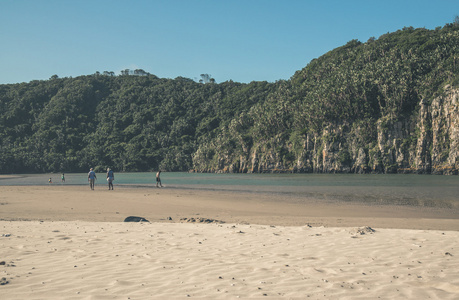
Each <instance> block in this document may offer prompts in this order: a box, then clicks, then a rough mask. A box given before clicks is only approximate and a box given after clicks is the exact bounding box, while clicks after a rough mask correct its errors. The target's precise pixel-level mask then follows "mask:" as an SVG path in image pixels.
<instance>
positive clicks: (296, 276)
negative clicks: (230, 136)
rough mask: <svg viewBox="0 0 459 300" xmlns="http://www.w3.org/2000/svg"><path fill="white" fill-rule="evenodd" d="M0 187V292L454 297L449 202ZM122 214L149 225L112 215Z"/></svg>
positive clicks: (457, 235)
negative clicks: (383, 203)
mask: <svg viewBox="0 0 459 300" xmlns="http://www.w3.org/2000/svg"><path fill="white" fill-rule="evenodd" d="M0 192H1V193H0V203H2V205H0V219H1V220H0V295H1V299H152V298H155V299H171V298H209V299H218V298H220V299H221V298H225V299H236V298H274V299H277V298H284V299H458V298H459V276H458V275H459V244H458V240H459V231H457V226H458V220H457V217H456V218H454V216H455V215H454V214H453V213H452V212H448V211H447V210H445V211H442V210H438V209H433V210H429V209H418V208H410V207H398V208H397V207H395V208H393V207H371V206H370V207H365V206H363V207H362V206H354V205H353V204H350V203H348V204H327V205H322V204H320V203H315V202H314V201H311V202H308V203H306V204H305V203H301V204H300V203H293V202H289V201H288V199H287V200H285V201H283V202H282V201H280V204H279V202H276V201H272V200H273V199H271V198H270V197H268V196H266V197H264V198H263V197H262V198H260V199H251V198H250V195H243V194H238V195H237V197H235V196H234V195H232V194H228V195H226V194H221V193H220V194H219V195H215V194H213V193H205V192H197V191H187V190H182V191H167V190H156V189H149V190H147V189H132V190H131V189H124V190H121V189H120V190H115V192H114V193H109V192H108V191H95V192H91V191H87V190H82V187H59V188H54V187H53V188H48V187H0ZM126 199H129V201H126ZM359 207H360V208H359ZM357 208H359V209H357ZM128 215H142V216H143V217H146V218H147V219H150V221H153V222H152V223H125V222H121V221H122V219H123V218H124V217H125V216H128ZM404 215H407V217H406V218H404V217H403V216H404ZM167 216H171V218H172V221H168V220H167ZM185 217H187V219H190V218H192V217H193V218H199V217H202V218H203V219H206V218H211V220H223V221H226V223H218V222H214V223H209V224H207V223H190V222H182V223H181V222H180V221H179V220H180V219H184V218H185ZM19 220H22V221H19ZM372 221H373V222H372ZM308 223H309V224H310V225H308ZM353 224H354V225H356V226H354V225H353ZM374 224H376V225H374ZM386 224H387V225H388V226H385V225H386ZM291 225H295V226H291ZM321 225H326V226H321ZM365 226H371V228H373V229H374V230H375V231H373V230H371V228H370V227H365ZM401 228H403V229H401ZM407 228H411V229H407ZM430 228H434V229H435V228H436V230H426V229H430Z"/></svg>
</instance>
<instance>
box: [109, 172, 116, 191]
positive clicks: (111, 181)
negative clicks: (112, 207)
mask: <svg viewBox="0 0 459 300" xmlns="http://www.w3.org/2000/svg"><path fill="white" fill-rule="evenodd" d="M113 180H115V174H114V173H113V170H111V169H110V168H107V181H108V190H110V187H111V189H112V190H113Z"/></svg>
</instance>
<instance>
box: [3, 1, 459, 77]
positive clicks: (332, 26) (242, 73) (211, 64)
mask: <svg viewBox="0 0 459 300" xmlns="http://www.w3.org/2000/svg"><path fill="white" fill-rule="evenodd" d="M456 15H459V1H458V0H440V1H432V0H429V1H427V0H414V1H403V0H398V1H393V0H386V1H372V0H364V1H363V0H362V1H360V0H358V1H352V0H348V1H344V0H340V1H327V0H322V1H307V0H303V1H300V0H279V1H271V0H265V1H261V0H244V1H242V0H226V1H218V0H162V1H156V0H150V1H148V0H126V1H121V0H72V1H70V0H0V41H1V45H2V47H1V50H0V69H1V72H0V84H2V83H16V82H28V81H31V80H35V79H38V80H43V79H48V78H50V77H51V76H52V75H54V74H57V75H58V76H59V77H69V76H72V77H76V76H79V75H87V74H93V73H95V72H96V71H100V72H103V71H113V72H115V73H116V74H119V71H120V70H123V69H126V68H128V69H137V68H140V69H144V70H145V71H147V72H150V73H152V74H154V75H156V76H158V77H164V78H175V77H178V76H183V77H188V78H192V79H194V78H198V77H199V74H202V73H208V74H211V75H212V77H214V78H215V80H216V81H217V82H223V81H227V80H233V81H238V82H250V81H262V80H267V81H270V82H273V81H276V80H278V79H289V78H290V77H291V76H292V75H293V74H294V73H295V71H297V70H300V69H302V68H303V67H305V66H306V65H307V64H308V63H309V62H310V61H311V60H312V59H314V58H317V57H319V56H321V55H323V54H325V53H326V52H328V51H330V50H332V49H334V48H336V47H339V46H341V45H343V44H345V43H347V42H348V41H350V40H352V39H358V40H360V41H362V42H365V41H367V40H368V38H370V37H373V36H374V37H376V38H378V37H379V36H381V35H382V34H385V33H387V32H393V31H396V30H398V29H402V28H403V27H405V26H407V27H408V26H413V27H415V28H418V27H424V28H427V29H434V28H435V27H437V26H444V25H445V24H446V23H452V22H453V21H454V17H455V16H456Z"/></svg>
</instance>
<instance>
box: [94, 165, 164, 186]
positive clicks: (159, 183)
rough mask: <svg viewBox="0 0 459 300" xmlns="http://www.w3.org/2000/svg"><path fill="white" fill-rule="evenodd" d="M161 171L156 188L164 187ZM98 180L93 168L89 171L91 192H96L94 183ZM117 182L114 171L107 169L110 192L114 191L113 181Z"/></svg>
mask: <svg viewBox="0 0 459 300" xmlns="http://www.w3.org/2000/svg"><path fill="white" fill-rule="evenodd" d="M160 175H161V170H160V171H158V172H157V173H156V187H163V185H162V184H161V178H160ZM96 179H97V176H96V173H95V172H94V169H93V168H91V169H89V173H88V181H89V187H90V188H91V190H94V183H95V181H96ZM114 180H115V173H113V170H112V169H110V168H107V182H108V190H113V181H114Z"/></svg>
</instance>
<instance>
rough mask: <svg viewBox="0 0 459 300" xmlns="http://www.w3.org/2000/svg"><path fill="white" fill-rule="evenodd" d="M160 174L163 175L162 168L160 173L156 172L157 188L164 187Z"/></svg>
mask: <svg viewBox="0 0 459 300" xmlns="http://www.w3.org/2000/svg"><path fill="white" fill-rule="evenodd" d="M160 175H161V170H159V171H158V173H156V187H157V188H159V187H163V185H162V184H161V178H160V177H159V176H160ZM158 185H159V186H158Z"/></svg>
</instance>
